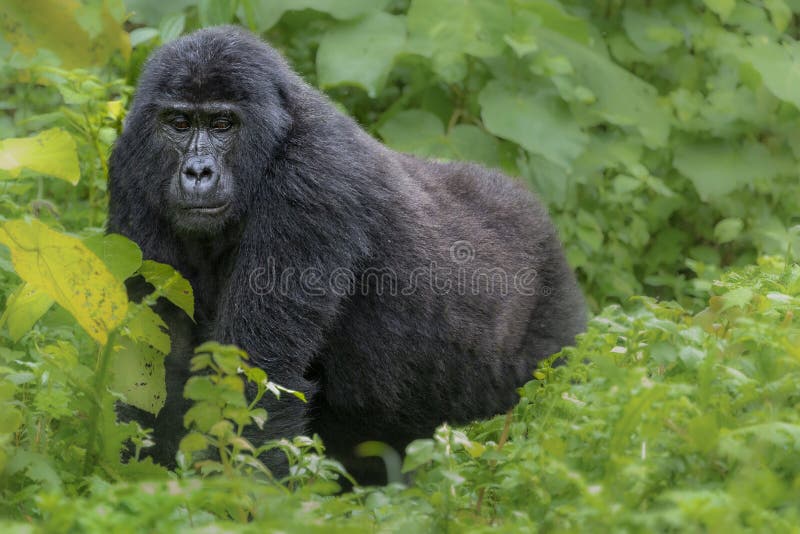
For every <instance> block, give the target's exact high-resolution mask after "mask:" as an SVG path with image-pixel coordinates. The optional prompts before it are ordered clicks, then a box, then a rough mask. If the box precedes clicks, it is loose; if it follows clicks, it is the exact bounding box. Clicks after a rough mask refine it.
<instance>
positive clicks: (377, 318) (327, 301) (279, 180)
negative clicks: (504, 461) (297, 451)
mask: <svg viewBox="0 0 800 534" xmlns="http://www.w3.org/2000/svg"><path fill="white" fill-rule="evenodd" d="M170 101H182V102H189V103H202V102H229V103H233V104H235V105H236V106H237V109H238V110H239V113H240V117H241V127H240V128H239V129H238V131H237V133H236V138H235V139H234V143H233V147H232V148H231V150H230V151H229V152H227V153H226V154H225V157H224V161H222V162H221V165H223V166H225V167H227V169H228V172H229V175H230V176H231V177H232V187H233V188H234V189H233V190H234V197H235V200H234V203H233V206H232V208H231V210H230V213H229V214H228V215H229V216H228V217H227V218H225V219H224V220H220V221H219V223H218V224H216V225H215V224H213V223H208V224H206V225H205V226H204V227H203V228H202V229H200V230H198V231H197V232H192V231H191V230H187V229H186V228H185V227H184V228H180V227H178V226H177V225H176V224H175V214H174V213H171V212H170V209H169V202H168V200H169V199H168V196H169V194H170V192H169V188H170V185H169V184H170V180H172V179H173V178H172V177H173V176H174V175H175V173H176V167H177V166H178V164H179V163H178V157H179V154H177V155H176V153H175V150H173V149H170V148H168V147H167V143H166V142H165V140H164V136H163V135H162V134H161V133H160V131H159V129H158V127H157V120H156V117H157V116H158V113H159V109H160V106H162V105H164V103H165V102H167V103H168V102H170ZM110 196H111V200H110V217H109V222H108V230H109V231H110V232H117V233H121V234H123V235H125V236H128V237H129V238H130V239H132V240H133V241H135V242H136V243H138V244H139V246H140V247H141V248H142V251H143V252H144V255H145V257H146V258H150V259H154V260H157V261H160V262H165V263H168V264H171V265H173V266H175V267H176V268H177V269H178V270H179V271H180V272H181V273H182V274H183V275H184V276H186V277H187V278H188V279H189V281H190V282H191V283H192V286H193V288H194V292H195V299H196V309H197V312H196V316H197V317H196V319H197V324H194V323H192V322H191V321H189V320H188V319H187V318H186V317H185V316H184V315H183V314H182V313H181V312H179V311H177V309H175V308H174V307H171V306H170V305H168V304H165V303H161V304H160V305H159V311H160V313H162V315H163V316H164V317H165V318H166V319H167V322H168V324H169V325H170V328H171V330H172V338H173V351H172V354H171V355H170V356H169V357H168V359H167V382H168V398H167V406H166V407H165V408H164V410H163V411H162V412H161V414H159V417H158V418H157V419H156V420H155V421H153V420H150V421H147V420H146V419H145V420H144V421H145V423H146V424H150V425H154V428H155V438H156V441H157V446H156V450H155V452H154V453H153V454H154V456H155V459H156V460H157V461H159V462H161V463H164V464H167V465H172V464H174V455H175V452H176V448H177V442H178V441H179V439H180V437H181V435H182V420H181V416H182V413H183V411H184V410H185V409H186V405H185V401H183V400H182V397H181V392H182V388H183V384H184V382H185V380H186V378H187V377H188V375H189V371H188V369H187V365H188V361H189V358H190V357H191V349H192V347H193V346H196V344H198V343H199V342H201V341H203V340H206V339H214V340H217V341H220V342H223V343H232V344H236V345H239V346H240V347H242V348H243V349H245V350H246V351H247V352H248V353H249V355H250V357H251V362H252V363H254V364H255V365H257V366H259V367H262V368H263V369H265V370H266V371H267V373H268V374H269V376H270V378H271V379H272V380H274V381H276V382H278V383H280V384H282V385H284V386H286V387H289V388H293V389H297V390H300V391H303V392H304V393H305V394H306V395H307V397H308V399H309V401H310V402H309V403H308V404H303V403H302V402H299V401H297V400H295V399H293V398H287V397H286V396H284V397H282V398H281V399H280V400H276V399H274V398H266V397H265V400H264V401H263V403H264V407H265V408H266V409H267V411H268V412H269V415H270V419H269V422H268V424H267V427H266V430H265V431H264V432H262V433H257V432H258V431H253V433H252V434H250V436H249V437H251V439H254V440H256V441H257V442H261V441H263V440H264V439H267V438H274V437H280V436H294V435H299V434H307V433H312V432H318V433H319V434H320V435H321V436H322V437H323V439H324V441H325V443H326V445H327V447H328V450H329V453H331V454H332V455H333V456H335V457H338V458H340V459H342V460H343V461H344V462H345V464H346V465H347V466H348V467H350V468H351V469H352V470H353V471H354V473H355V474H356V475H357V476H361V477H362V480H366V481H376V480H379V478H374V477H373V476H372V475H371V474H369V473H368V472H367V471H368V466H366V464H359V463H358V462H357V461H356V460H355V459H354V457H353V447H354V446H355V445H357V444H358V443H360V442H363V441H366V440H379V441H383V442H386V443H388V444H390V445H392V446H393V447H395V448H396V449H397V450H399V451H402V450H403V449H404V447H405V445H406V444H408V442H409V441H410V440H412V439H415V438H419V437H425V436H429V435H430V434H431V433H432V431H433V430H434V428H435V427H436V426H437V425H439V424H440V423H442V422H444V421H449V422H451V423H456V424H457V423H464V422H467V421H470V420H474V419H477V418H483V417H488V416H492V415H495V414H498V413H501V412H503V411H505V410H507V409H508V408H510V407H511V406H512V405H513V404H514V403H515V401H516V398H517V397H516V392H515V389H516V388H517V387H518V386H520V385H522V384H523V383H525V382H526V381H527V380H529V379H530V377H531V372H532V370H533V369H534V367H535V365H536V362H538V361H539V360H541V359H542V358H545V357H547V356H548V355H550V354H553V353H555V352H557V351H558V350H559V349H561V347H563V346H564V345H568V344H571V343H572V342H573V340H574V337H575V335H576V334H577V333H579V332H580V331H581V330H582V329H583V328H584V325H585V318H584V314H585V311H584V301H583V298H582V296H581V293H580V290H579V288H578V286H577V284H576V282H575V279H574V276H573V274H572V272H571V270H570V268H569V267H568V265H567V263H566V261H565V259H564V255H563V253H562V250H561V246H560V244H559V241H558V238H557V235H556V232H555V230H554V228H553V226H552V224H551V223H550V221H549V219H548V216H547V213H546V211H545V209H544V208H543V207H542V205H541V204H540V203H539V202H538V201H536V200H535V199H534V197H533V196H532V195H531V194H530V193H529V192H528V191H527V190H526V189H524V188H523V187H521V186H520V185H518V184H516V183H515V182H514V181H513V180H511V179H510V178H508V177H506V176H504V175H502V174H500V173H498V172H496V171H492V170H487V169H485V168H483V167H480V166H478V165H474V164H467V163H455V162H454V163H438V162H433V161H425V160H421V159H417V158H415V157H412V156H409V155H404V154H399V153H397V152H394V151H392V150H390V149H388V148H387V147H385V146H383V145H382V144H381V143H379V142H378V141H376V140H375V139H373V138H372V137H370V136H369V135H367V134H366V133H365V132H364V131H363V130H362V129H361V128H360V127H359V126H358V125H357V124H356V123H355V122H354V121H353V120H351V119H350V118H348V117H346V116H344V115H343V114H342V113H340V112H338V111H337V110H336V108H335V107H334V106H333V105H332V104H331V103H330V102H329V101H328V100H327V98H326V97H324V96H323V95H322V94H320V93H319V92H318V91H316V90H315V89H313V88H311V87H310V86H309V85H307V84H306V83H304V82H303V81H302V80H301V79H300V78H299V77H298V76H297V75H296V74H295V73H294V72H293V71H292V70H291V69H290V67H289V66H288V65H287V64H286V62H285V61H284V60H283V58H282V57H281V56H280V55H279V54H278V53H277V52H276V51H275V50H273V49H272V48H270V47H269V46H267V45H265V44H264V43H263V42H261V41H260V40H258V39H257V38H255V37H254V36H252V35H250V34H249V33H247V32H245V31H242V30H240V29H237V28H234V27H218V28H210V29H205V30H201V31H198V32H196V33H193V34H191V35H189V36H187V37H184V38H181V39H179V40H177V41H175V42H172V43H170V44H168V45H165V46H164V47H162V48H161V49H160V50H158V51H157V52H156V53H154V54H153V56H152V57H151V59H150V60H149V61H148V63H147V65H146V67H145V70H144V73H143V74H142V78H141V80H140V83H139V88H138V92H137V95H136V98H135V101H134V104H133V107H132V109H131V111H130V114H129V116H128V119H127V122H126V125H125V129H124V132H123V133H122V136H121V137H120V139H119V140H118V142H117V144H116V146H115V148H114V151H113V154H112V157H111V178H110ZM309 269H310V271H309ZM265 270H266V271H265ZM492 270H494V271H492ZM304 271H305V273H306V274H308V273H309V272H310V273H315V274H313V275H312V276H311V277H310V279H311V282H309V277H305V278H304V277H302V276H287V277H285V280H284V282H283V283H282V284H281V285H280V287H268V286H269V284H267V283H265V281H264V280H266V278H265V277H267V276H268V274H269V273H270V272H274V273H278V276H280V274H281V273H287V272H288V273H292V272H294V273H298V274H299V273H303V272H304ZM500 271H502V272H504V273H507V275H508V276H509V280H512V279H513V277H514V275H515V274H517V273H527V274H526V275H525V276H527V278H525V279H526V280H527V282H529V283H528V285H527V286H526V290H525V291H521V290H518V289H517V288H515V287H514V286H513V284H512V285H511V286H510V287H509V290H508V291H501V290H500V289H499V288H497V287H495V288H494V290H492V289H493V288H492V287H490V285H489V284H487V283H486V279H487V278H489V276H486V277H484V278H480V281H482V283H478V284H477V286H476V285H475V284H471V281H472V280H473V277H474V276H478V275H479V274H480V273H481V272H483V273H489V274H491V273H498V272H500ZM387 273H388V274H389V277H390V278H391V279H394V280H396V281H397V286H396V287H392V286H391V282H387V280H388V278H385V275H387ZM531 273H533V275H531ZM332 274H333V275H336V279H337V280H339V281H342V280H344V281H346V282H347V283H349V284H354V287H351V288H350V289H351V290H350V291H346V292H343V291H334V290H332V289H331V288H327V287H326V288H325V289H324V290H322V291H320V290H319V287H317V286H318V285H319V284H316V285H314V284H313V282H314V281H315V280H316V281H319V280H328V277H329V276H330V275H332ZM261 275H263V276H261ZM523 278H524V277H523ZM476 280H477V279H476ZM531 280H533V285H532V286H531V285H530V282H531ZM409 281H413V283H414V284H413V288H411V289H409V287H408V286H409ZM384 282H386V283H384ZM465 282H466V284H465ZM448 283H450V284H451V285H450V286H449V288H448V286H447V285H446V284H448ZM459 284H460V285H459ZM310 285H313V286H314V287H312V288H310V287H309V286H310ZM478 286H479V287H478ZM476 287H477V289H476ZM531 287H532V290H531ZM353 289H355V290H353ZM267 397H270V396H269V395H268V396H267ZM138 416H139V417H142V418H144V417H145V416H144V414H138ZM268 461H269V463H270V464H271V465H272V467H274V468H276V469H277V470H278V471H280V470H281V469H282V467H281V462H280V461H279V460H278V459H276V458H269V459H268Z"/></svg>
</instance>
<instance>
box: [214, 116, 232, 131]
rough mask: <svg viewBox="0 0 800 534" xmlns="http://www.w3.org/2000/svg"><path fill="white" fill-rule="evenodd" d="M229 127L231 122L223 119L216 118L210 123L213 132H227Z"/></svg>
mask: <svg viewBox="0 0 800 534" xmlns="http://www.w3.org/2000/svg"><path fill="white" fill-rule="evenodd" d="M230 127H231V121H230V120H228V119H226V118H225V117H217V118H216V119H214V120H213V121H212V122H211V128H213V129H214V130H227V129H228V128H230Z"/></svg>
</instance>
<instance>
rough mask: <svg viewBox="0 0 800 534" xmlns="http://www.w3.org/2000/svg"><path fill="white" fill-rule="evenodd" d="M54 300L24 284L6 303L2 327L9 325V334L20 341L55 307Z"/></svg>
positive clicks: (0, 319)
mask: <svg viewBox="0 0 800 534" xmlns="http://www.w3.org/2000/svg"><path fill="white" fill-rule="evenodd" d="M53 302H54V301H53V298H52V297H50V295H48V294H47V293H44V292H42V291H39V290H38V289H36V288H35V287H33V286H31V285H30V284H27V283H24V284H22V285H21V286H19V287H18V288H17V289H16V291H14V292H13V293H12V294H11V296H9V297H8V300H7V301H6V309H5V311H4V312H3V316H2V317H0V325H4V324H8V334H9V335H10V336H11V339H12V340H14V341H18V340H19V339H20V338H21V337H22V336H24V335H25V333H26V332H28V331H29V330H30V329H31V327H33V325H34V324H35V323H36V321H38V320H39V319H40V318H41V317H42V315H44V314H45V312H46V311H47V310H49V309H50V306H52V305H53Z"/></svg>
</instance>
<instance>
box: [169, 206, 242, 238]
mask: <svg viewBox="0 0 800 534" xmlns="http://www.w3.org/2000/svg"><path fill="white" fill-rule="evenodd" d="M230 208H231V203H230V202H226V203H224V204H216V205H210V206H205V205H199V206H198V205H177V206H176V207H175V210H174V211H173V217H172V225H173V226H174V227H175V230H176V231H177V232H178V233H179V234H184V235H187V236H192V235H194V236H210V237H213V236H214V235H216V234H220V233H222V232H223V231H224V230H225V228H226V227H227V226H228V224H229V223H231V216H230V211H231V209H230Z"/></svg>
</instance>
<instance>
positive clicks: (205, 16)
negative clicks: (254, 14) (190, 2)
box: [197, 0, 236, 26]
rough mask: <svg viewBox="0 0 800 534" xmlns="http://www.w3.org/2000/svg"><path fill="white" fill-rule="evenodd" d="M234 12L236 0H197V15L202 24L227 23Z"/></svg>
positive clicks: (231, 18)
mask: <svg viewBox="0 0 800 534" xmlns="http://www.w3.org/2000/svg"><path fill="white" fill-rule="evenodd" d="M234 13H236V0H199V1H198V2H197V15H198V16H199V18H200V24H202V25H203V26H215V25H217V24H228V23H229V22H231V21H232V20H233V15H234Z"/></svg>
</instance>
